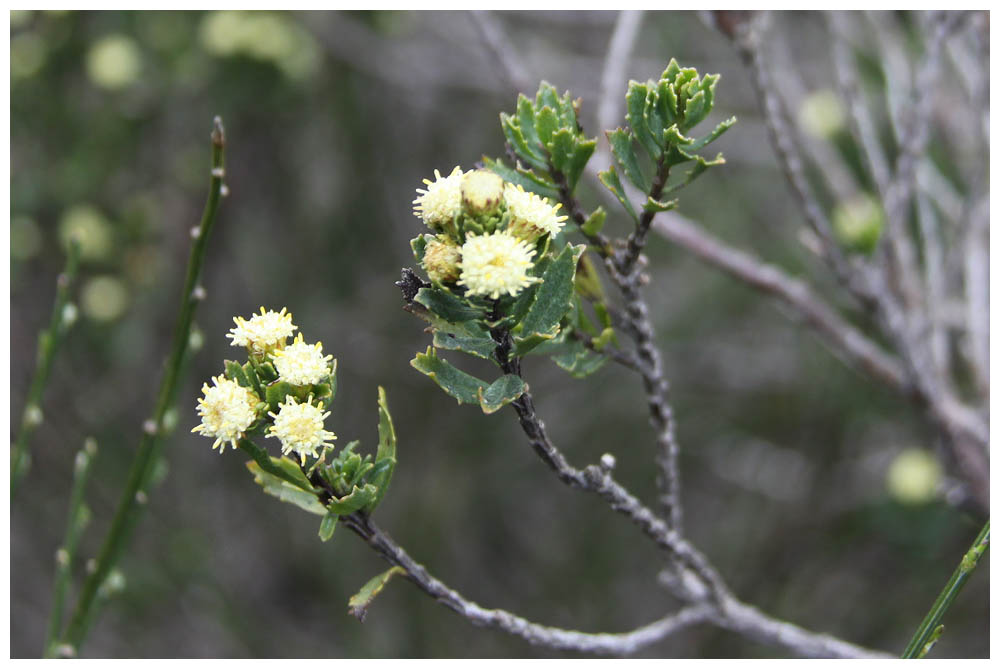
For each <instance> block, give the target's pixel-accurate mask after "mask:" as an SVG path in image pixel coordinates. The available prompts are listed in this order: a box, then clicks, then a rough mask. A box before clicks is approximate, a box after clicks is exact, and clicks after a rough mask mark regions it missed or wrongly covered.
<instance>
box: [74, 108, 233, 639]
mask: <svg viewBox="0 0 1000 669" xmlns="http://www.w3.org/2000/svg"><path fill="white" fill-rule="evenodd" d="M224 148H225V135H224V133H223V128H222V119H220V118H219V117H216V118H215V121H214V127H213V130H212V173H211V174H212V179H211V185H210V190H209V195H208V202H207V203H206V204H205V211H204V213H203V214H202V218H201V223H200V225H199V226H198V227H197V228H195V229H194V230H193V231H192V236H193V237H194V244H193V245H192V247H191V255H190V257H189V259H188V266H187V277H186V279H185V281H184V292H183V293H182V294H181V307H180V311H179V313H178V316H177V323H176V325H175V327H174V339H173V348H172V350H171V352H170V357H169V358H168V360H167V365H166V374H165V375H164V377H163V381H162V383H161V384H160V391H159V395H158V396H157V400H156V408H155V411H154V414H153V418H151V419H150V420H148V421H146V424H145V425H144V426H143V435H142V439H141V441H140V442H139V449H138V451H137V452H136V454H135V458H134V459H133V461H132V469H131V470H130V472H129V477H128V482H127V483H126V485H125V490H124V491H123V492H122V496H121V500H120V501H119V502H118V509H117V511H116V512H115V516H114V519H113V520H112V521H111V527H110V528H109V529H108V534H107V536H106V537H105V540H104V544H103V545H102V546H101V551H100V553H99V554H98V557H97V561H96V563H95V569H94V570H93V571H92V572H91V573H90V574H89V575H88V576H87V580H86V581H85V582H84V584H83V589H82V590H81V592H80V599H79V600H78V601H77V604H76V608H75V609H74V611H73V617H72V618H71V619H70V622H69V626H68V628H67V630H66V637H65V641H66V643H67V644H69V646H70V647H71V648H73V650H74V652H78V651H79V646H80V644H81V643H82V642H83V639H84V637H85V636H86V633H87V628H88V627H89V623H90V617H91V615H92V611H93V606H94V603H95V598H96V596H97V594H98V589H99V588H100V586H101V584H102V583H103V582H104V580H105V579H106V578H107V577H108V574H109V573H110V572H111V569H112V567H114V565H115V564H116V563H117V562H118V559H119V558H120V557H121V554H122V551H123V550H124V548H125V545H126V543H127V542H128V537H129V535H130V534H131V530H132V528H133V527H134V525H135V523H136V521H137V520H138V516H139V512H140V510H141V508H142V506H143V505H144V504H145V502H146V499H147V491H146V490H145V488H146V487H147V486H148V484H149V479H150V475H151V474H152V471H153V469H154V466H155V464H156V462H157V461H158V455H159V452H160V450H161V446H162V440H161V439H160V433H161V432H162V430H163V417H164V415H165V414H166V413H167V411H168V410H169V409H170V407H171V405H172V404H173V399H174V395H175V392H176V389H177V385H178V381H179V377H180V371H181V366H182V363H183V360H184V356H185V353H186V352H187V348H188V342H189V340H190V336H191V324H192V322H193V319H194V312H195V308H196V307H197V306H198V303H199V302H200V301H201V299H202V298H203V290H202V289H201V288H200V287H199V286H198V277H199V275H200V274H201V268H202V265H203V264H204V260H205V250H206V247H207V245H208V238H209V234H210V233H211V231H212V227H213V225H214V223H215V216H216V212H217V211H218V207H219V201H220V199H221V198H222V188H223V177H224V174H225V172H224V169H223V154H224Z"/></svg>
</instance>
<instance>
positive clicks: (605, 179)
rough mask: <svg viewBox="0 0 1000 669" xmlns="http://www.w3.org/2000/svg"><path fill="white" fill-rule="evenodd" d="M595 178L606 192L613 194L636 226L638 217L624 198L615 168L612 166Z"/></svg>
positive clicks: (623, 190) (623, 191)
mask: <svg viewBox="0 0 1000 669" xmlns="http://www.w3.org/2000/svg"><path fill="white" fill-rule="evenodd" d="M597 177H598V178H599V179H600V180H601V183H602V184H604V185H605V187H607V189H608V190H610V191H611V192H612V193H614V195H615V197H616V198H618V201H619V202H621V204H622V207H624V208H625V211H627V212H628V214H629V216H631V217H632V220H633V221H635V222H636V223H637V224H638V223H639V217H638V216H637V215H636V213H635V209H633V208H632V203H631V202H629V201H628V198H627V197H626V196H625V189H624V188H623V187H622V182H621V179H619V178H618V172H616V171H615V166H614V165H612V166H611V167H609V168H608V171H607V172H601V173H599V174H598V175H597Z"/></svg>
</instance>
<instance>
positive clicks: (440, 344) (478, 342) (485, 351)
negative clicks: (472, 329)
mask: <svg viewBox="0 0 1000 669" xmlns="http://www.w3.org/2000/svg"><path fill="white" fill-rule="evenodd" d="M434 346H435V348H443V349H445V350H446V351H462V352H463V353H468V354H469V355H474V356H476V357H478V358H484V359H486V360H493V352H494V351H496V348H497V343H496V342H495V341H493V339H492V338H491V337H490V336H489V333H488V332H487V333H486V336H484V337H463V336H461V335H456V334H452V333H451V332H441V331H437V332H435V333H434Z"/></svg>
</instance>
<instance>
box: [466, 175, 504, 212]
mask: <svg viewBox="0 0 1000 669" xmlns="http://www.w3.org/2000/svg"><path fill="white" fill-rule="evenodd" d="M503 190H504V181H503V179H502V178H500V176H499V175H497V174H494V173H493V172H487V171H486V170H474V171H472V172H469V173H467V174H466V175H465V176H463V177H462V204H463V205H464V206H465V211H466V212H468V213H470V214H473V215H475V214H492V213H493V212H495V211H496V210H497V208H498V207H499V206H500V203H501V202H502V201H503Z"/></svg>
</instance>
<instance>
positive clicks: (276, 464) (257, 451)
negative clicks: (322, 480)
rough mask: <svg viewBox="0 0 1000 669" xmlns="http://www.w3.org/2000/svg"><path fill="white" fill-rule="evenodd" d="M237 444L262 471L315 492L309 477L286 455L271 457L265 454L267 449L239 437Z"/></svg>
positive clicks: (311, 492)
mask: <svg viewBox="0 0 1000 669" xmlns="http://www.w3.org/2000/svg"><path fill="white" fill-rule="evenodd" d="M238 446H239V448H240V449H241V450H242V451H244V452H245V453H247V454H248V455H249V456H250V457H252V458H253V459H254V462H255V463H256V464H257V466H258V468H260V469H261V470H262V471H264V472H266V473H268V474H270V475H271V476H274V477H276V478H279V479H281V480H283V481H285V482H287V483H289V484H291V485H294V486H295V487H297V488H299V489H301V490H304V491H306V492H308V493H310V494H315V492H316V489H315V488H313V486H312V484H311V483H309V479H307V478H306V475H305V474H303V473H302V468H301V467H299V465H298V463H297V462H295V461H293V460H289V459H288V458H286V457H281V458H272V457H271V456H270V455H268V454H267V451H265V450H264V449H263V448H261V447H260V446H258V445H257V444H255V443H253V442H252V441H250V440H249V439H241V440H240V441H239V444H238Z"/></svg>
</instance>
